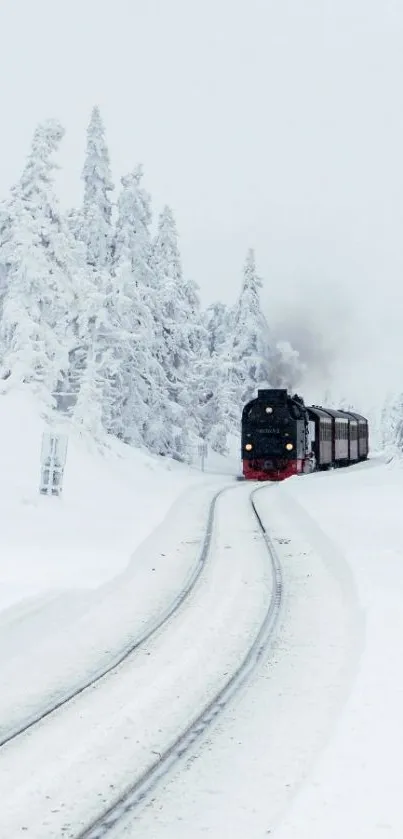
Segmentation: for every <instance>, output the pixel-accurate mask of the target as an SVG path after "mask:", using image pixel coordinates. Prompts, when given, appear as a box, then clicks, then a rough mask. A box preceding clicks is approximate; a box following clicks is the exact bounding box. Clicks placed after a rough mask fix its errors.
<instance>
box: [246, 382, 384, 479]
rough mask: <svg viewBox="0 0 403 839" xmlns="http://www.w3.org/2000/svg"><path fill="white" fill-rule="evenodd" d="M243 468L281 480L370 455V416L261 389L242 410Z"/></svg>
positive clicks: (252, 476) (250, 474) (251, 476)
mask: <svg viewBox="0 0 403 839" xmlns="http://www.w3.org/2000/svg"><path fill="white" fill-rule="evenodd" d="M241 436H242V440H241V447H242V453H241V457H242V471H243V474H244V477H245V478H246V479H248V480H252V481H282V480H284V479H285V478H289V477H291V475H299V474H304V473H309V472H315V471H319V470H325V469H330V468H334V467H339V466H349V465H350V464H352V463H359V462H360V461H363V460H366V459H367V457H368V448H369V440H368V437H369V435H368V420H367V419H365V417H363V416H361V415H360V414H356V413H353V412H352V411H337V410H334V409H331V408H322V407H319V406H317V405H310V406H307V405H305V404H304V400H303V399H302V397H300V396H298V395H297V394H295V395H294V396H290V395H289V394H288V392H287V390H282V389H276V390H259V391H258V395H257V399H252V400H251V402H248V403H247V405H245V406H244V408H243V411H242V435H241Z"/></svg>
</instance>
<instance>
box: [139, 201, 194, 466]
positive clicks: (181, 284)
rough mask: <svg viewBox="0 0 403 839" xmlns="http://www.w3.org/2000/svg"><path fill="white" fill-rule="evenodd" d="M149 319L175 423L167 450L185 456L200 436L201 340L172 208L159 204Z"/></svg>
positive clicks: (190, 286)
mask: <svg viewBox="0 0 403 839" xmlns="http://www.w3.org/2000/svg"><path fill="white" fill-rule="evenodd" d="M150 267H151V269H152V272H153V275H154V278H155V284H156V285H155V291H156V296H155V318H156V321H157V323H158V324H159V330H158V335H159V345H158V347H157V356H156V357H157V359H158V361H159V362H160V364H161V366H162V369H163V371H164V373H165V376H166V379H167V382H168V399H169V403H170V408H171V411H172V414H171V416H172V419H173V422H174V424H175V427H174V433H173V443H172V445H173V448H172V449H171V451H170V454H171V455H172V456H173V457H176V458H178V459H181V460H190V458H191V453H190V446H191V445H193V444H195V443H196V441H197V439H198V437H199V435H200V422H199V418H198V404H199V403H198V399H199V383H200V380H199V376H200V359H201V357H202V353H203V346H204V345H205V342H206V333H205V329H204V327H203V325H202V320H201V313H200V302H199V298H198V293H197V287H196V285H195V284H194V283H192V282H191V281H186V280H185V279H184V277H183V272H182V264H181V259H180V253H179V247H178V234H177V230H176V224H175V219H174V216H173V213H172V210H171V209H170V208H169V207H164V209H163V211H162V213H161V215H160V218H159V223H158V230H157V234H156V236H155V239H154V241H153V244H152V251H151V260H150Z"/></svg>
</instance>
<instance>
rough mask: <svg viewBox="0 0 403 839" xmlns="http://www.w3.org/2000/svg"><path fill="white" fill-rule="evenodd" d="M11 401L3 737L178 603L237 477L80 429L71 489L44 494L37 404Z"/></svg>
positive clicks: (2, 540) (1, 561)
mask: <svg viewBox="0 0 403 839" xmlns="http://www.w3.org/2000/svg"><path fill="white" fill-rule="evenodd" d="M0 408H1V410H0V461H1V463H2V467H3V468H2V470H1V474H0V502H1V510H2V526H1V528H0V667H1V672H2V685H3V688H2V691H1V692H0V739H2V737H3V736H6V735H7V733H8V732H9V731H12V730H13V729H14V728H15V727H18V726H19V725H20V724H21V723H22V722H24V720H25V719H28V718H30V716H31V715H34V714H36V713H38V712H40V711H41V710H42V709H44V708H45V707H46V706H47V705H48V703H49V702H50V701H53V700H57V699H60V698H61V697H63V695H64V694H65V693H66V692H67V691H68V689H69V687H78V686H79V685H80V684H81V682H82V681H83V680H85V679H86V678H88V676H89V675H92V674H94V673H96V672H98V670H99V668H100V667H102V666H104V665H105V664H107V663H108V662H109V661H111V660H113V658H114V656H115V655H116V654H117V652H118V651H119V650H121V649H122V648H123V647H125V646H127V645H128V644H130V641H131V640H132V639H133V638H136V637H137V636H138V634H139V632H140V630H142V629H144V627H145V626H146V625H147V623H148V622H149V621H151V620H152V619H153V617H155V616H156V615H158V614H159V613H160V612H161V611H162V610H163V609H164V608H166V607H167V605H168V604H169V603H170V602H171V601H172V599H173V598H174V596H175V594H176V593H177V592H178V591H179V590H180V588H181V587H182V585H183V583H184V581H185V580H186V579H187V577H188V575H189V572H190V570H191V567H192V563H193V562H194V561H195V559H196V558H197V545H198V539H199V538H200V535H201V533H202V532H203V531H204V527H205V516H206V511H207V509H208V506H209V504H210V501H211V498H212V496H213V494H214V493H215V492H216V491H217V488H218V487H219V486H221V485H223V484H224V483H228V480H230V481H231V480H233V478H232V476H230V477H229V478H225V477H223V476H221V477H215V476H214V475H205V476H202V474H201V473H200V471H199V469H197V468H195V469H189V468H188V467H184V466H181V465H180V464H177V463H173V462H172V461H166V462H165V461H164V460H162V459H160V458H159V459H158V458H151V457H149V456H147V454H142V453H140V452H138V451H134V450H130V449H129V448H128V447H126V446H121V445H119V444H117V445H116V446H115V447H114V449H113V450H111V451H109V452H104V453H103V454H102V455H100V453H99V452H98V451H96V450H95V449H94V450H92V451H91V450H89V449H88V445H86V444H85V443H84V442H83V441H81V440H80V439H79V438H77V437H75V436H74V435H72V436H71V438H70V442H69V450H68V457H67V465H66V471H65V483H64V489H63V496H62V498H60V499H59V498H53V497H49V498H48V497H44V496H41V495H39V492H38V487H39V476H40V447H41V439H42V432H43V431H44V429H45V426H44V423H43V421H42V420H41V419H40V416H39V413H38V410H37V407H36V405H35V404H34V402H32V401H31V400H30V399H29V397H28V396H27V395H26V394H25V393H24V394H23V393H20V392H16V393H14V394H12V395H10V396H8V397H2V398H1V403H0ZM220 460H222V459H221V458H215V460H213V462H212V464H211V463H209V466H210V468H213V469H214V468H215V470H217V462H218V463H219V461H220ZM194 511H196V514H194ZM167 516H168V519H169V527H167V526H166V523H165V522H164V519H165V518H166V517H167ZM187 543H191V544H192V545H193V548H192V549H191V550H189V546H188V544H187Z"/></svg>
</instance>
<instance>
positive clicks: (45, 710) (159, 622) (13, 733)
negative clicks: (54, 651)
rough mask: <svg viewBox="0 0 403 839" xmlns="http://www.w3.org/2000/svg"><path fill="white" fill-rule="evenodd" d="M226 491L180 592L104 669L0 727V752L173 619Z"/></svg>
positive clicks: (197, 570) (198, 569)
mask: <svg viewBox="0 0 403 839" xmlns="http://www.w3.org/2000/svg"><path fill="white" fill-rule="evenodd" d="M226 489H227V487H225V488H224V489H220V490H219V491H218V492H217V493H216V494H215V495H214V497H213V499H212V501H211V504H210V508H209V511H208V517H207V524H206V529H205V533H204V537H203V539H202V541H201V546H200V551H199V554H198V557H197V559H196V562H195V563H194V565H193V567H192V569H191V572H190V574H189V576H188V578H187V580H186V582H185V584H184V586H183V587H182V588H181V589H180V591H179V592H178V593H177V594H176V595H175V597H174V598H173V599H172V601H171V602H170V603H169V605H168V607H167V608H166V609H164V611H162V612H161V614H159V615H158V617H157V618H156V619H155V620H153V621H152V622H151V623H148V624H147V627H146V629H145V630H144V631H143V632H141V633H140V634H139V635H138V636H137V638H136V639H134V640H132V641H131V643H130V644H129V645H126V646H125V647H124V648H123V649H121V650H120V651H118V653H117V654H116V655H115V656H114V658H113V659H112V660H111V661H109V662H108V664H107V665H104V666H102V667H100V668H99V670H98V671H97V672H96V673H95V675H94V674H92V675H91V677H89V678H87V679H84V680H83V681H82V682H81V684H80V685H79V686H78V687H74V688H73V689H72V690H70V691H66V692H65V693H64V695H63V696H62V697H61V698H58V699H57V701H53V702H48V703H46V704H45V705H44V706H43V707H42V708H41V710H40V711H39V712H36V713H33V714H32V715H30V716H28V717H26V718H25V719H24V720H23V721H22V722H21V723H19V724H17V725H13V726H11V727H9V728H7V729H6V730H3V731H2V730H1V727H0V749H1V748H2V747H3V746H5V745H6V744H8V743H11V742H12V741H13V740H15V739H16V738H17V737H19V736H20V735H22V734H25V733H27V732H29V731H30V729H33V728H34V726H36V725H37V724H38V723H41V722H42V721H43V720H45V719H46V718H47V717H50V716H51V715H52V714H54V713H55V712H56V711H58V710H60V709H61V708H63V706H65V705H67V704H68V703H69V702H71V701H72V700H73V699H76V698H77V697H79V696H80V695H81V694H83V693H84V692H85V691H87V690H89V689H90V688H93V687H94V686H95V685H96V684H97V683H98V682H100V681H101V680H102V679H103V678H105V676H108V675H110V674H112V673H113V672H114V671H115V670H116V669H117V668H118V667H119V666H120V665H122V664H123V663H124V662H125V661H127V659H129V658H130V656H132V655H133V653H135V652H136V651H137V650H138V649H139V648H140V647H141V646H142V645H144V644H146V643H147V642H148V641H150V640H151V639H152V638H153V636H154V635H156V634H157V633H158V632H160V631H161V630H162V629H163V628H164V626H166V625H167V624H168V622H169V621H170V619H171V618H172V617H173V616H174V614H175V613H176V612H177V610H178V609H179V607H180V606H181V605H182V604H183V603H184V602H185V600H186V599H187V598H188V597H189V595H190V594H191V592H192V591H193V589H194V587H195V585H196V583H197V581H198V579H199V577H200V575H201V574H202V571H203V568H204V565H205V563H206V560H207V557H208V553H209V548H210V542H211V536H212V532H213V526H214V515H215V508H216V504H217V501H218V498H219V497H220V495H222V493H223V492H225V491H226Z"/></svg>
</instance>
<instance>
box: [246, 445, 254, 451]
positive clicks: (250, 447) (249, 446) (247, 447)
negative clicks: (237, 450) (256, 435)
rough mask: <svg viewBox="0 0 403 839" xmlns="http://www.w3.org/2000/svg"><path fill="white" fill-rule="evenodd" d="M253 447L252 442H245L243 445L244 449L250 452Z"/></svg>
mask: <svg viewBox="0 0 403 839" xmlns="http://www.w3.org/2000/svg"><path fill="white" fill-rule="evenodd" d="M252 449H253V446H252V443H247V444H246V446H245V451H247V452H251V451H252Z"/></svg>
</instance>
